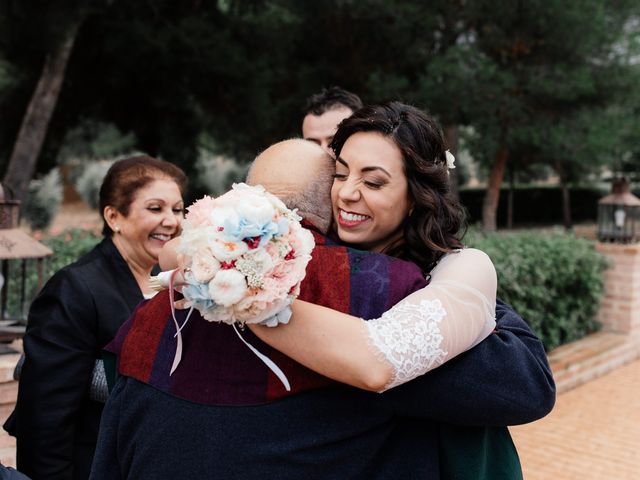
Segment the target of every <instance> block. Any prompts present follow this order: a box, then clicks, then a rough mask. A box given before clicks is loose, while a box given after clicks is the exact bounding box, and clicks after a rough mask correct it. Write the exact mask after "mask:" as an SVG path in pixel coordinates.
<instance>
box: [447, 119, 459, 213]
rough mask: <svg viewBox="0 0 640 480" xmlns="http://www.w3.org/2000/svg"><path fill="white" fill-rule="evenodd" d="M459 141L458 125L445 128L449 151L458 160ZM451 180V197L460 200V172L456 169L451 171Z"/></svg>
mask: <svg viewBox="0 0 640 480" xmlns="http://www.w3.org/2000/svg"><path fill="white" fill-rule="evenodd" d="M458 139H459V132H458V126H457V125H446V126H445V127H444V140H445V143H446V144H447V147H448V148H449V151H450V152H451V153H452V154H453V156H454V157H456V158H458ZM449 174H450V177H449V179H450V180H451V195H452V196H453V198H455V199H456V200H458V201H459V200H460V193H459V192H458V172H457V171H456V169H455V168H454V169H453V170H449Z"/></svg>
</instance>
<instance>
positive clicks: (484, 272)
mask: <svg viewBox="0 0 640 480" xmlns="http://www.w3.org/2000/svg"><path fill="white" fill-rule="evenodd" d="M496 289H497V278H496V272H495V268H494V267H493V263H492V262H491V260H490V259H489V257H488V256H487V255H486V254H485V253H484V252H482V251H480V250H476V249H464V250H461V251H459V252H455V253H451V254H448V255H446V256H445V257H444V258H443V259H442V260H441V261H440V263H439V264H438V266H437V267H436V268H434V270H433V271H432V272H431V282H430V283H429V285H427V286H426V287H425V288H423V289H421V290H419V291H417V292H414V293H412V294H411V295H409V296H408V297H407V298H405V299H404V300H402V301H401V302H400V303H398V304H397V305H395V306H394V307H393V308H391V309H390V310H389V311H388V312H386V313H384V314H383V315H382V317H380V318H377V319H374V320H369V321H368V322H364V325H365V328H366V331H367V336H368V342H369V344H370V345H371V346H372V348H373V349H374V350H375V351H376V356H377V357H378V358H380V359H381V360H382V361H384V362H387V363H388V364H389V365H391V367H392V368H393V372H394V375H393V377H392V379H391V381H390V382H389V383H388V384H387V385H386V387H385V388H384V390H387V389H389V388H392V387H395V386H397V385H401V384H403V383H405V382H408V381H409V380H412V379H414V378H415V377H417V376H419V375H422V374H424V373H426V372H428V371H429V370H431V369H433V368H435V367H437V366H439V365H442V364H443V363H444V362H446V361H447V360H450V359H451V358H453V357H455V356H456V355H458V354H460V353H462V352H464V351H465V350H468V349H469V348H471V347H473V346H474V345H476V344H477V343H479V342H480V341H481V340H483V339H484V338H486V337H487V336H488V335H489V334H490V333H491V332H492V331H493V329H494V328H495V306H496Z"/></svg>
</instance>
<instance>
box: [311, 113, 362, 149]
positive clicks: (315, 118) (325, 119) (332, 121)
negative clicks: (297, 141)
mask: <svg viewBox="0 0 640 480" xmlns="http://www.w3.org/2000/svg"><path fill="white" fill-rule="evenodd" d="M352 113H353V110H351V109H350V108H348V107H344V106H339V107H336V108H332V109H331V110H327V111H326V112H324V113H323V114H322V115H313V114H311V113H310V114H308V115H307V116H305V117H304V119H303V120H302V137H303V138H304V139H305V140H310V141H312V142H315V143H317V144H318V145H320V146H321V147H322V148H323V149H324V151H326V152H327V153H328V154H329V155H331V157H332V158H334V157H335V155H334V153H333V150H331V149H330V148H329V144H330V143H331V140H333V136H334V135H335V133H336V130H337V129H338V124H339V123H340V122H341V121H342V120H344V119H345V118H347V117H350V116H351V114H352Z"/></svg>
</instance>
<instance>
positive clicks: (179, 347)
mask: <svg viewBox="0 0 640 480" xmlns="http://www.w3.org/2000/svg"><path fill="white" fill-rule="evenodd" d="M162 273H165V272H161V274H160V275H162ZM178 274H179V270H178V269H175V270H172V271H171V272H169V301H170V302H171V317H172V318H173V323H174V325H175V327H176V333H175V335H174V337H175V338H176V353H175V355H174V357H173V363H172V365H171V371H170V372H169V375H173V372H175V370H176V368H178V365H179V364H180V360H182V329H183V328H184V327H185V325H186V324H187V322H188V321H189V318H191V314H192V313H193V310H194V307H191V308H190V309H189V313H188V314H187V318H185V320H184V322H182V325H180V323H179V322H178V319H177V318H176V309H175V301H174V299H175V297H174V285H175V279H176V276H177V275H178ZM160 275H158V277H160ZM158 277H156V279H157V282H155V283H156V285H157V284H158V283H160V284H162V283H163V282H162V278H158ZM232 327H233V330H234V331H235V332H236V335H237V336H238V338H239V339H240V340H241V341H242V343H244V344H245V345H246V346H247V347H248V348H249V350H251V351H252V352H253V354H254V355H255V356H256V357H258V358H259V359H260V360H261V361H262V362H263V363H264V364H265V365H266V366H267V368H269V370H271V371H272V372H273V374H274V375H275V376H276V377H278V379H279V380H280V381H281V382H282V385H284V388H285V389H286V390H287V392H290V391H291V385H290V384H289V380H288V379H287V376H286V375H285V374H284V372H283V371H282V370H281V369H280V367H278V365H276V363H275V362H274V361H273V360H271V359H270V358H269V357H267V356H266V355H264V354H263V353H260V351H259V350H258V349H257V348H255V347H254V346H253V345H251V344H250V343H249V342H247V341H246V340H245V339H244V338H243V337H242V335H241V334H240V332H239V331H238V328H237V327H236V324H235V323H234V324H233V325H232Z"/></svg>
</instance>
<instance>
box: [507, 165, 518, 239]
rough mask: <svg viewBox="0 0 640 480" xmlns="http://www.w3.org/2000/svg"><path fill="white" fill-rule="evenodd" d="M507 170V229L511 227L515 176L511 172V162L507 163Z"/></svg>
mask: <svg viewBox="0 0 640 480" xmlns="http://www.w3.org/2000/svg"><path fill="white" fill-rule="evenodd" d="M507 171H508V172H509V197H508V198H507V230H511V229H512V228H513V195H514V191H515V189H516V185H515V183H516V182H515V176H514V174H513V162H512V163H510V164H509V168H508V169H507Z"/></svg>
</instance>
